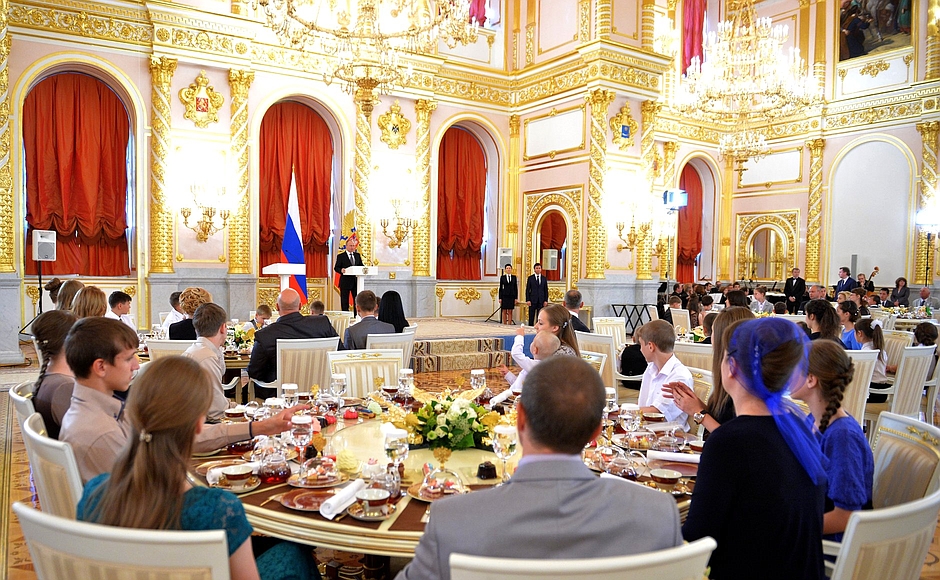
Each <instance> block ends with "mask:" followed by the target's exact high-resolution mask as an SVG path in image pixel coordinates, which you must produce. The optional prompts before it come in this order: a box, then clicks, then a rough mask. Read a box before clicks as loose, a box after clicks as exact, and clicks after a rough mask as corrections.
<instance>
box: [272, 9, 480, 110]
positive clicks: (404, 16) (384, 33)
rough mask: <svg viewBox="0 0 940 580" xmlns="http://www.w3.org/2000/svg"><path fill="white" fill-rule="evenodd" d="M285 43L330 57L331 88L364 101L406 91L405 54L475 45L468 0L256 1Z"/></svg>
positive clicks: (327, 78)
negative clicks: (402, 88) (439, 46)
mask: <svg viewBox="0 0 940 580" xmlns="http://www.w3.org/2000/svg"><path fill="white" fill-rule="evenodd" d="M255 3H256V6H260V7H261V8H262V9H263V10H264V14H265V17H266V19H267V26H268V27H269V28H271V29H272V30H273V31H274V33H275V34H276V35H277V36H278V38H279V40H280V41H281V44H283V45H284V46H290V47H291V48H295V49H298V50H302V51H308V52H315V53H318V54H322V55H325V56H328V57H332V58H329V59H326V61H325V62H324V64H323V71H322V72H323V78H324V81H325V82H326V83H327V84H331V83H332V82H334V81H338V82H340V83H341V85H342V88H343V90H344V91H346V92H347V93H349V94H355V95H357V96H359V97H362V98H364V99H366V98H374V95H375V93H376V92H379V93H383V94H387V93H389V92H390V91H391V90H392V88H394V87H396V86H403V85H404V84H405V83H407V82H408V79H409V77H410V76H411V70H410V68H408V67H404V66H403V65H402V58H401V54H402V53H404V52H410V53H418V52H424V53H431V52H434V51H435V49H436V44H437V42H438V41H443V42H445V43H446V44H447V46H449V47H451V48H453V47H455V46H457V44H458V43H460V44H468V43H474V42H476V40H477V25H476V24H472V23H471V22H470V1H469V0H436V1H434V2H431V1H430V0H255Z"/></svg>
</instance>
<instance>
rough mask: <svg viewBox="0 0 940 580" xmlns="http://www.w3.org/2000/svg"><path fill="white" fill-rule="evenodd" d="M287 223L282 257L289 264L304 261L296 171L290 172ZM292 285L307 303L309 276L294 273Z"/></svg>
mask: <svg viewBox="0 0 940 580" xmlns="http://www.w3.org/2000/svg"><path fill="white" fill-rule="evenodd" d="M286 222H287V223H285V224H284V240H283V241H282V242H281V259H282V260H283V261H284V262H286V263H288V264H303V263H304V248H303V245H302V244H301V243H300V234H301V228H300V204H299V203H298V202H297V185H296V183H295V181H294V172H293V171H291V174H290V196H289V197H288V198H287V220H286ZM290 287H291V288H293V289H294V290H296V291H297V293H298V294H300V304H301V306H303V305H304V304H306V303H307V277H306V276H304V275H296V274H295V275H293V276H291V277H290Z"/></svg>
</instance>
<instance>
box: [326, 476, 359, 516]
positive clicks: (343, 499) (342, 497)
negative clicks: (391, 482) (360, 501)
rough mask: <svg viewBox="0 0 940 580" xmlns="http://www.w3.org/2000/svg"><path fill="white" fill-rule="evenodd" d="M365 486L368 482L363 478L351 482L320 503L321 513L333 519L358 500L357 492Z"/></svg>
mask: <svg viewBox="0 0 940 580" xmlns="http://www.w3.org/2000/svg"><path fill="white" fill-rule="evenodd" d="M365 488H366V482H365V481H363V480H361V479H357V480H355V481H351V482H349V484H348V485H347V486H346V487H344V488H343V489H341V490H339V491H338V492H336V494H335V495H334V496H333V497H331V498H330V499H328V500H326V501H325V502H323V503H322V504H321V505H320V515H321V516H323V517H325V518H326V519H328V520H332V519H333V518H335V517H336V516H338V515H339V514H341V513H343V510H345V509H346V508H348V507H349V506H351V505H352V504H353V502H355V501H356V494H357V493H359V491H360V490H363V489H365Z"/></svg>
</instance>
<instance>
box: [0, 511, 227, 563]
mask: <svg viewBox="0 0 940 580" xmlns="http://www.w3.org/2000/svg"><path fill="white" fill-rule="evenodd" d="M13 512H14V513H15V514H16V516H17V518H19V521H20V526H21V527H22V528H23V535H24V536H25V537H26V543H27V544H28V545H29V553H30V555H31V556H32V560H33V566H34V567H35V568H36V575H37V576H38V578H39V580H61V579H63V578H140V579H145V578H172V579H174V580H187V579H191V580H223V579H224V580H228V578H229V565H228V542H227V541H226V539H225V530H210V531H204V532H181V531H166V530H138V529H130V528H119V527H115V526H103V525H100V524H91V523H87V522H77V521H73V520H68V519H65V518H62V517H56V516H55V515H52V514H49V513H47V512H45V511H42V512H40V511H38V510H36V509H33V508H32V507H30V506H28V505H26V504H23V503H15V504H13Z"/></svg>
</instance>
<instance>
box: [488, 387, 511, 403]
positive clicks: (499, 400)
mask: <svg viewBox="0 0 940 580" xmlns="http://www.w3.org/2000/svg"><path fill="white" fill-rule="evenodd" d="M511 395H512V389H506V390H505V391H503V392H502V393H500V394H498V395H496V396H494V397H493V398H492V399H490V406H491V407H493V406H496V405H498V404H500V403H502V402H503V401H505V400H506V399H508V398H509V397H510V396H511Z"/></svg>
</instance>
